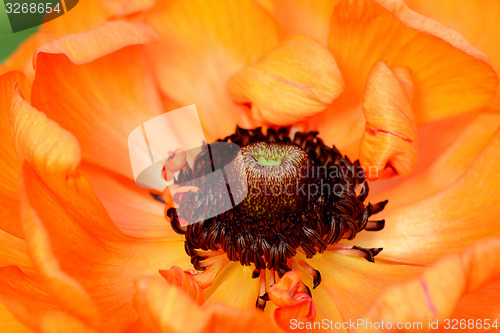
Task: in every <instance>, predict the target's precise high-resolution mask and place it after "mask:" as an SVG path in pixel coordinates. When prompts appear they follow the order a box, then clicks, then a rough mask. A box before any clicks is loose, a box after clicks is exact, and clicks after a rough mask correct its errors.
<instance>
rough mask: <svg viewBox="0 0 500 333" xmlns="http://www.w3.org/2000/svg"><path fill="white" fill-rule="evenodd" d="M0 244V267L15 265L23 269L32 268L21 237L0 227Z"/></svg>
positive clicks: (28, 269)
mask: <svg viewBox="0 0 500 333" xmlns="http://www.w3.org/2000/svg"><path fill="white" fill-rule="evenodd" d="M18 223H20V222H18ZM2 224H3V221H2ZM2 228H3V226H2ZM0 244H1V246H0V267H3V266H9V265H16V266H18V267H20V268H22V269H23V271H30V270H32V267H31V262H30V259H29V257H28V254H27V252H26V244H25V242H24V240H23V239H21V238H18V237H16V236H13V235H11V234H9V233H7V232H5V231H3V230H1V229H0Z"/></svg>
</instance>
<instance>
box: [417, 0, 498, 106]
mask: <svg viewBox="0 0 500 333" xmlns="http://www.w3.org/2000/svg"><path fill="white" fill-rule="evenodd" d="M407 3H408V5H409V6H410V7H411V8H412V9H413V10H415V11H417V12H419V13H422V14H423V15H426V16H428V17H431V18H433V19H435V20H437V21H439V22H441V23H442V24H443V25H445V26H447V27H450V28H452V29H455V30H456V31H458V32H459V33H460V34H462V35H463V36H464V37H465V38H467V40H468V41H470V42H471V44H472V45H474V46H475V47H477V48H478V49H479V50H481V51H483V52H484V53H485V54H486V55H487V56H488V59H489V60H490V61H491V63H492V65H493V67H494V68H495V69H496V72H497V73H499V72H500V42H498V35H497V31H498V30H499V29H500V26H499V22H500V2H498V1H494V0H479V1H459V2H456V1H453V0H443V1H432V0H407ZM491 105H492V106H494V107H497V108H498V107H500V86H499V88H498V89H497V93H496V97H495V99H494V100H493V101H492V104H491Z"/></svg>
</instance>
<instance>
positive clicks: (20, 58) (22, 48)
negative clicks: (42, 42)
mask: <svg viewBox="0 0 500 333" xmlns="http://www.w3.org/2000/svg"><path fill="white" fill-rule="evenodd" d="M38 45H39V43H38V37H37V35H32V36H30V37H28V38H27V39H26V40H25V41H23V42H22V43H21V44H20V45H19V47H18V48H17V49H16V50H15V51H14V52H13V53H12V54H11V55H10V56H9V58H7V60H6V61H5V65H6V66H7V67H8V68H9V69H11V70H18V71H21V72H23V73H24V75H26V77H27V78H28V79H29V80H30V81H31V82H32V81H33V78H34V76H35V71H34V69H33V61H32V60H33V53H34V52H35V49H36V48H37V47H38Z"/></svg>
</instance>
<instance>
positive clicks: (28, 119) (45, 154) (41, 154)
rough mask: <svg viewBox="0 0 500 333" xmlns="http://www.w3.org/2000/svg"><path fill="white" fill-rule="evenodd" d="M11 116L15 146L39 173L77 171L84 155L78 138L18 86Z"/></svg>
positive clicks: (20, 155)
mask: <svg viewBox="0 0 500 333" xmlns="http://www.w3.org/2000/svg"><path fill="white" fill-rule="evenodd" d="M11 119H12V121H11V125H12V133H13V136H14V146H15V148H16V151H17V153H18V155H19V158H20V159H21V160H27V161H28V162H29V163H30V164H32V165H33V166H35V168H36V169H37V171H38V172H39V173H49V174H58V173H62V172H64V173H72V172H74V171H75V169H76V167H77V165H78V164H79V163H80V158H81V155H80V146H79V145H78V141H77V140H76V138H75V137H74V136H73V135H72V134H71V133H69V132H68V131H66V130H64V129H62V128H61V127H60V126H59V125H58V124H57V123H55V122H54V121H52V120H50V119H48V118H47V116H46V115H44V114H43V113H41V112H39V111H37V110H36V109H35V108H33V107H32V106H31V105H30V104H29V103H28V102H27V101H26V100H25V99H24V98H23V96H21V93H20V92H19V89H18V88H16V89H15V90H14V93H13V96H12V104H11ZM34 147H35V148H34Z"/></svg>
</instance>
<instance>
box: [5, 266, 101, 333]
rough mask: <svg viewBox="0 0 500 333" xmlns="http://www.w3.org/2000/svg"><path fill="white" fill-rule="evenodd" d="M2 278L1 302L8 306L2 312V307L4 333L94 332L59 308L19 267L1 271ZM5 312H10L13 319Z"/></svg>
mask: <svg viewBox="0 0 500 333" xmlns="http://www.w3.org/2000/svg"><path fill="white" fill-rule="evenodd" d="M0 274H1V275H2V279H1V281H0V301H1V303H3V304H4V306H5V308H3V306H2V304H0V318H1V319H2V332H7V333H8V332H33V331H35V332H42V333H59V332H60V333H63V332H75V333H77V332H82V333H83V332H95V330H93V329H92V328H91V327H90V326H88V325H86V324H85V322H83V321H82V320H80V319H78V318H77V317H75V316H74V314H72V313H69V312H66V311H65V310H64V309H63V308H61V307H60V306H58V304H57V303H56V302H55V301H54V299H53V298H51V297H50V296H49V295H47V294H46V293H45V292H44V291H43V290H42V289H40V287H39V285H38V284H37V283H36V282H35V281H33V280H32V279H30V278H29V277H28V276H27V275H25V274H24V273H23V272H22V271H21V270H19V269H18V268H17V267H15V266H8V267H0ZM61 291H62V290H61ZM6 312H10V316H9V313H6ZM13 317H14V318H13ZM21 323H22V324H21Z"/></svg>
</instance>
